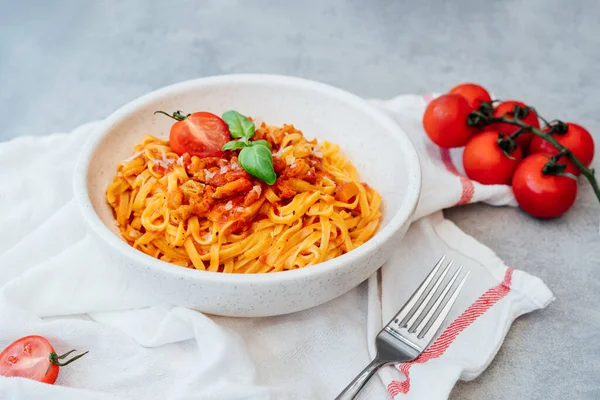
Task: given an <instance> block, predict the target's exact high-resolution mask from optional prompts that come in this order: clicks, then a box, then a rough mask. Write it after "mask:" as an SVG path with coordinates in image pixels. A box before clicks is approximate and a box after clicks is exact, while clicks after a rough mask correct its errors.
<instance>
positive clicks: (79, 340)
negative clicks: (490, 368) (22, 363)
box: [0, 96, 553, 400]
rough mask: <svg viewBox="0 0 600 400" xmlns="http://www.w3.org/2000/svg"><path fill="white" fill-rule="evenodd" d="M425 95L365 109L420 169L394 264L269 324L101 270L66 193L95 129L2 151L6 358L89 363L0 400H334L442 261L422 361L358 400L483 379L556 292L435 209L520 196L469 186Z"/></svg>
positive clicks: (392, 373) (433, 394)
mask: <svg viewBox="0 0 600 400" xmlns="http://www.w3.org/2000/svg"><path fill="white" fill-rule="evenodd" d="M430 99H431V96H425V97H423V96H399V97H397V98H395V99H393V100H390V101H373V103H374V104H376V105H377V106H379V107H382V108H383V109H384V110H386V111H387V112H389V113H390V115H392V116H393V117H394V118H395V119H396V121H397V122H398V124H399V125H400V126H401V127H402V128H403V129H404V130H405V131H406V132H407V133H408V134H409V136H410V137H411V140H412V141H413V143H414V144H415V147H416V148H417V150H418V152H419V156H420V160H421V165H422V170H423V191H422V195H421V200H420V202H419V206H418V208H417V217H418V218H420V219H419V220H418V221H416V222H415V223H413V224H412V225H411V227H410V229H409V231H408V233H407V235H406V237H405V238H404V239H403V240H402V241H401V242H400V243H398V250H397V251H396V253H395V254H394V255H393V256H392V258H391V259H390V260H389V261H388V262H387V263H386V264H385V265H384V266H383V268H382V269H381V270H380V273H378V274H375V275H373V276H372V277H371V278H370V279H369V281H368V283H366V284H363V285H361V286H359V287H358V288H356V289H354V290H352V291H350V292H349V293H347V294H345V295H343V296H341V297H339V298H337V299H335V300H333V301H331V302H329V303H326V304H323V305H321V306H319V307H315V308H312V309H310V310H306V311H303V312H298V313H294V314H290V315H285V316H280V317H271V318H252V319H244V318H225V317H215V316H206V315H203V314H201V313H199V312H196V311H193V310H189V309H185V308H181V307H177V306H175V305H170V304H157V302H156V301H155V300H154V296H153V294H152V293H146V292H144V291H143V290H142V289H140V288H139V286H138V285H136V282H135V281H132V280H131V278H130V277H129V276H128V275H126V274H124V273H123V269H122V268H120V266H119V265H111V264H110V263H108V262H106V261H105V259H104V255H103V254H102V252H101V251H100V250H99V249H98V248H97V247H96V245H95V244H94V240H93V239H92V238H91V237H90V236H89V235H88V234H87V232H86V229H85V226H84V224H83V221H82V220H81V218H80V216H79V214H78V212H77V208H76V207H75V205H74V204H73V200H72V189H71V178H72V176H71V175H72V171H73V167H74V162H75V159H76V156H77V153H78V151H79V149H80V147H81V146H82V145H83V143H84V142H85V140H86V139H87V138H88V137H89V136H90V135H91V133H92V132H93V131H94V129H95V128H96V127H97V126H98V124H100V123H101V122H100V123H92V124H87V125H84V126H82V127H80V128H78V129H76V130H75V131H73V132H72V133H70V134H54V135H50V136H46V137H35V138H34V137H28V138H18V139H15V140H13V141H10V142H7V143H1V144H0V348H2V347H4V346H6V345H8V344H9V343H10V342H12V341H13V340H15V339H17V338H19V337H21V336H25V335H30V334H38V335H43V336H45V337H47V338H48V339H49V340H50V341H51V343H52V344H53V345H54V347H55V348H56V350H57V352H64V351H67V350H69V349H71V348H76V349H78V350H80V351H84V350H89V351H90V353H89V354H88V355H86V356H85V357H84V358H82V359H80V360H79V361H77V362H76V363H74V364H71V365H69V366H67V367H64V368H62V369H61V371H60V375H59V378H58V381H57V382H56V384H55V385H53V386H51V385H46V384H41V383H38V382H34V381H30V380H26V379H21V378H2V377H0V399H19V400H22V399H34V398H35V399H37V398H45V399H61V400H63V399H66V400H69V399H118V400H125V399H178V400H179V399H331V398H333V397H334V396H335V395H336V394H337V393H338V392H339V391H340V390H341V389H342V388H343V387H344V386H345V385H346V384H347V383H348V382H349V380H350V379H351V378H353V377H354V375H355V374H356V373H358V372H359V371H360V370H361V369H362V368H363V367H364V366H365V365H366V364H367V363H368V362H369V361H370V358H371V357H372V356H373V355H374V341H373V339H374V336H375V335H376V333H377V332H378V330H379V329H381V327H382V325H383V324H384V323H385V322H387V320H388V319H389V318H391V317H392V316H393V314H394V313H395V312H396V311H397V310H398V309H399V308H400V306H401V305H402V304H403V303H404V302H405V301H406V300H407V298H408V296H409V295H410V293H411V292H412V291H413V290H414V289H415V288H416V286H418V284H419V283H420V281H421V280H422V279H423V277H424V276H425V275H426V274H427V272H428V271H429V270H430V269H431V268H432V266H433V264H434V263H435V262H436V261H437V259H438V258H439V257H440V256H441V255H442V254H447V255H448V256H450V257H451V258H453V259H455V260H456V261H457V262H460V263H462V264H463V265H465V266H466V267H467V268H469V269H470V270H471V278H470V279H469V281H468V283H467V285H466V286H465V289H464V290H463V292H462V294H461V296H460V298H459V300H458V302H457V305H456V306H455V307H454V310H453V313H452V315H450V316H449V318H448V321H447V324H446V327H445V328H444V329H443V330H442V333H441V335H440V337H439V338H438V339H437V340H436V341H435V343H434V344H433V345H432V346H431V347H430V349H428V350H427V351H426V352H425V353H424V354H423V355H422V356H421V357H420V358H419V359H417V360H415V361H414V362H413V363H408V364H402V365H399V366H395V367H387V368H385V369H384V370H382V372H381V373H380V375H379V376H380V378H374V379H373V381H372V382H371V383H370V384H369V385H368V387H367V388H366V389H365V390H364V393H363V394H362V396H361V398H365V399H371V398H373V399H383V398H386V397H389V395H388V394H387V393H390V394H391V395H392V396H394V397H395V398H396V399H428V400H429V399H433V400H436V399H444V398H447V396H448V393H449V392H450V391H451V390H452V387H453V386H454V384H455V382H456V381H457V380H458V379H466V380H468V379H473V378H474V377H476V376H478V375H479V374H480V373H481V372H482V371H483V370H484V369H485V368H486V366H487V365H488V364H489V363H490V362H491V360H492V359H493V357H494V355H495V354H496V352H497V350H498V348H499V346H500V345H501V344H502V341H503V339H504V336H505V334H506V332H507V330H508V328H509V327H510V325H511V322H512V321H513V320H514V319H515V318H516V317H518V316H519V315H522V314H524V313H527V312H530V311H533V310H535V309H539V308H543V307H545V306H546V305H547V304H548V303H549V302H550V301H551V300H552V298H553V297H552V293H551V292H550V291H549V290H548V288H547V287H546V286H545V285H544V284H543V283H542V282H541V281H540V280H539V279H538V278H535V277H532V276H530V275H528V274H526V273H525V272H522V271H518V270H513V269H510V268H507V267H506V266H505V265H504V264H503V263H502V261H501V260H499V259H498V258H497V257H496V256H495V255H494V253H493V252H492V251H491V250H490V249H488V248H486V247H485V246H483V245H482V244H480V243H478V242H477V241H475V240H474V239H473V238H471V237H469V236H468V235H465V234H464V233H462V232H461V231H460V230H459V229H458V228H457V227H456V226H455V225H454V224H452V223H451V222H449V221H447V220H445V219H444V218H443V215H442V213H441V211H440V210H441V209H443V208H447V207H452V206H454V205H460V204H466V203H470V202H475V201H484V202H487V203H490V204H494V205H505V204H512V205H514V199H513V197H512V194H511V191H510V188H509V187H507V186H502V185H496V186H484V185H479V184H478V183H475V182H472V181H470V180H468V179H467V178H464V177H463V176H462V175H461V170H460V167H459V166H460V164H461V163H460V160H459V157H460V152H459V151H454V150H453V151H446V150H442V149H440V148H438V147H437V146H435V145H433V144H432V143H431V142H430V141H429V140H428V139H427V137H426V135H425V133H424V132H423V130H422V127H421V116H422V113H423V111H424V108H425V106H426V102H427V101H428V100H430ZM315 268H316V267H315ZM382 381H383V384H382Z"/></svg>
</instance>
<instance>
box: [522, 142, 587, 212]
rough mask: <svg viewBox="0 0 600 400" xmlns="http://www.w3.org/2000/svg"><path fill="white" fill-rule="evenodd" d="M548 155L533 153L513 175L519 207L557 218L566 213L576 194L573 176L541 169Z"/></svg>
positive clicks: (575, 183) (526, 210)
mask: <svg viewBox="0 0 600 400" xmlns="http://www.w3.org/2000/svg"><path fill="white" fill-rule="evenodd" d="M549 157H550V155H549V154H544V153H536V154H531V155H530V156H528V157H526V158H525V159H524V160H523V161H522V162H521V163H520V164H519V166H518V167H517V169H516V170H515V174H514V176H513V179H512V187H513V193H514V194H515V198H516V199H517V203H519V207H521V209H523V211H525V212H526V213H528V214H530V215H532V216H534V217H537V218H555V217H558V216H559V215H562V214H564V213H565V212H566V211H567V210H568V209H569V208H571V206H572V205H573V203H574V202H575V198H576V197H577V182H576V181H575V180H574V179H571V178H569V177H566V176H557V175H545V174H544V173H543V172H542V169H543V168H544V166H545V165H546V163H547V162H548V158H549ZM559 163H560V162H559Z"/></svg>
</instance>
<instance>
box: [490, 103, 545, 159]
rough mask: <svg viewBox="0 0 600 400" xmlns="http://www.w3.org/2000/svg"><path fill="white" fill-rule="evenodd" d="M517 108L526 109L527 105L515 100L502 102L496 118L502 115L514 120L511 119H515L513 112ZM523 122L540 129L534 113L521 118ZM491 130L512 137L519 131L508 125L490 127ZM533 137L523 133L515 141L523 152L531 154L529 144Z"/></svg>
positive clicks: (495, 114) (514, 126)
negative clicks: (512, 134) (511, 135)
mask: <svg viewBox="0 0 600 400" xmlns="http://www.w3.org/2000/svg"><path fill="white" fill-rule="evenodd" d="M515 106H521V107H525V103H522V102H520V101H514V100H509V101H505V102H502V103H500V104H499V105H498V107H496V108H495V109H494V117H500V116H502V115H505V116H506V117H507V118H509V119H512V118H511V117H514V112H513V110H514V108H515ZM521 121H523V122H525V123H526V124H527V125H531V126H534V127H536V128H539V127H540V123H539V121H538V117H537V115H535V113H534V112H533V111H529V112H528V113H527V115H526V116H525V117H524V118H521ZM489 129H490V130H494V131H497V132H502V133H506V134H507V135H510V134H511V133H514V132H516V131H517V130H519V127H518V126H516V125H511V124H506V123H496V124H492V125H490V126H489ZM533 136H534V135H533V133H523V134H521V135H520V136H519V137H518V138H517V139H516V140H515V142H517V144H518V145H519V147H521V150H523V153H527V152H529V143H530V142H531V139H532V138H533Z"/></svg>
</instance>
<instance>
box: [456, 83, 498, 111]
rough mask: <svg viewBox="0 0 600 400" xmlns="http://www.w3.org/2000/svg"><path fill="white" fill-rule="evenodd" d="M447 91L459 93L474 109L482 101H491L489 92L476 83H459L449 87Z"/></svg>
mask: <svg viewBox="0 0 600 400" xmlns="http://www.w3.org/2000/svg"><path fill="white" fill-rule="evenodd" d="M448 93H452V94H459V95H461V96H462V97H464V98H465V99H467V101H468V102H469V104H470V105H471V106H472V107H473V108H474V109H478V108H479V105H480V104H481V103H483V102H486V101H492V98H491V96H490V94H489V92H488V91H487V90H485V88H484V87H482V86H479V85H477V84H476V83H461V84H460V85H458V86H455V87H453V88H452V89H450V91H449V92H448Z"/></svg>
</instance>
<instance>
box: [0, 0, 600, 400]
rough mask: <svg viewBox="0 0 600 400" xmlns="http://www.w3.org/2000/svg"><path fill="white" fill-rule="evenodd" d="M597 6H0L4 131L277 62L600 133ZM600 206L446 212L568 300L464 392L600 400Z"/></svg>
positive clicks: (78, 119)
mask: <svg viewBox="0 0 600 400" xmlns="http://www.w3.org/2000/svg"><path fill="white" fill-rule="evenodd" d="M598 15H600V3H599V2H597V1H595V0H590V1H584V0H579V1H578V0H571V1H566V0H565V1H562V0H524V1H519V0H504V1H501V2H500V1H481V0H476V1H455V2H450V1H420V2H417V1H410V0H406V1H404V0H403V1H394V0H374V1H360V0H333V1H318V0H314V1H267V0H259V1H241V0H240V1H234V0H220V1H218V0H212V1H171V2H167V1H157V0H148V1H143V0H129V1H121V2H108V1H78V0H72V1H68V0H56V1H52V2H50V1H42V0H40V1H37V2H36V1H19V2H17V1H10V0H0V121H1V122H0V140H6V139H10V138H13V137H16V136H20V135H45V134H48V133H51V132H54V131H68V130H70V129H72V128H74V127H75V126H77V125H79V124H81V123H83V122H86V121H90V120H94V119H100V118H103V117H105V116H106V115H108V114H109V113H110V112H112V111H113V110H114V109H116V108H118V107H119V106H121V105H122V104H124V103H126V102H127V101H129V100H131V99H133V98H135V97H137V96H138V95H141V94H143V93H146V92H148V91H150V90H152V89H155V88H158V87H161V86H164V85H166V84H169V83H173V82H177V81H181V80H185V79H190V78H196V77H200V76H206V75H212V74H223V73H235V72H265V73H279V74H290V75H297V76H301V77H306V78H311V79H316V80H319V81H323V82H327V83H330V84H333V85H336V86H339V87H342V88H344V89H347V90H349V91H352V92H354V93H357V94H359V95H361V96H364V97H378V98H387V97H391V96H394V95H397V94H401V93H423V92H429V91H443V90H446V89H448V88H450V87H451V86H452V85H454V84H455V83H457V82H461V81H465V80H469V81H476V82H480V83H482V84H484V85H486V86H488V87H489V88H491V89H492V90H493V91H494V92H495V93H496V94H497V95H498V96H501V97H504V98H508V97H510V98H517V99H522V100H525V101H527V102H529V103H531V104H533V105H535V106H536V107H537V108H538V110H540V111H541V112H542V113H544V114H545V115H546V116H549V117H552V118H564V119H567V120H572V121H577V122H578V123H580V124H582V125H584V126H586V127H588V128H589V130H590V131H591V132H593V133H594V136H595V138H596V140H597V141H598V142H599V143H600V117H599V111H598V92H599V91H600V79H599V78H598V71H599V70H600V25H598ZM599 158H600V157H599ZM596 164H597V165H600V164H599V163H596ZM599 210H600V206H599V205H598V203H597V201H596V200H595V198H594V196H593V194H592V192H591V190H590V188H589V187H588V186H587V185H585V184H582V185H581V191H580V194H579V199H578V201H577V203H576V205H575V206H574V208H573V209H572V210H571V211H570V212H569V213H568V214H567V215H565V216H564V217H563V218H560V219H557V220H554V221H547V222H542V221H536V220H533V219H531V218H529V217H527V216H526V215H525V214H523V213H522V212H520V211H518V210H514V209H510V208H491V207H487V206H483V205H473V206H468V207H461V208H456V209H453V210H449V211H448V212H447V213H446V215H447V216H448V217H449V218H451V219H452V220H453V221H455V222H456V223H457V224H458V225H459V226H460V227H461V228H462V229H464V230H465V231H466V232H467V233H469V234H471V235H473V236H474V237H476V238H477V239H479V240H480V241H482V242H483V243H485V244H487V245H488V246H490V247H491V248H492V249H494V250H495V251H496V252H497V253H498V254H499V255H500V257H501V258H503V259H504V260H506V262H507V263H508V264H509V265H512V266H515V267H518V268H521V269H524V270H526V271H529V272H531V273H533V274H535V275H538V276H540V277H541V278H542V279H544V281H546V282H547V284H548V286H550V288H551V289H552V290H553V291H554V293H555V295H556V298H557V300H556V301H555V302H554V303H553V304H552V305H551V306H550V307H549V308H548V309H546V310H544V311H542V312H538V313H534V314H532V315H528V316H526V317H523V318H520V319H518V320H517V321H516V322H515V324H514V326H513V328H512V329H511V331H510V332H509V334H508V337H507V340H506V342H505V344H504V346H503V347H502V349H501V350H500V352H499V354H498V356H497V357H496V359H495V360H494V361H493V362H492V364H491V365H490V367H489V368H488V370H487V371H486V372H485V373H484V374H483V375H482V376H481V377H480V378H478V379H477V380H475V381H473V382H470V383H460V384H459V385H458V386H457V387H456V389H455V390H454V392H453V393H452V396H451V398H452V399H473V400H475V399H597V398H600V380H599V379H598V378H599V374H600V372H599V371H600V359H599V356H600V310H599V306H598V304H599V301H600V266H599V260H600V246H599V244H600V236H599V234H598V224H599Z"/></svg>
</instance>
